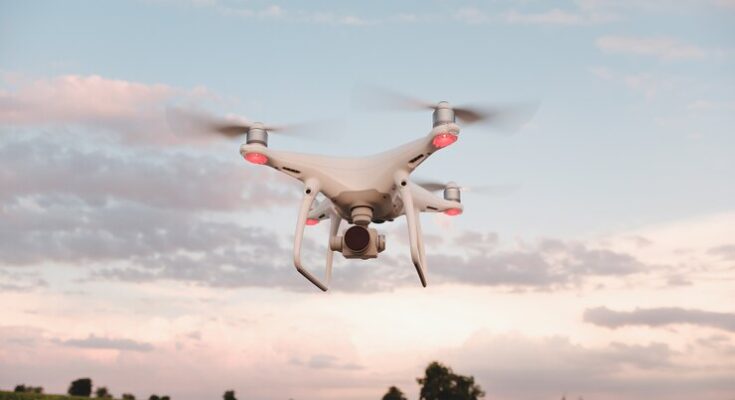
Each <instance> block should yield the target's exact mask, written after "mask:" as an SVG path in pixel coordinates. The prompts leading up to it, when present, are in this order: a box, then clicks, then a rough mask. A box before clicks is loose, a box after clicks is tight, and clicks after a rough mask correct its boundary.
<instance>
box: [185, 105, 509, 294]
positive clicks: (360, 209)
mask: <svg viewBox="0 0 735 400" xmlns="http://www.w3.org/2000/svg"><path fill="white" fill-rule="evenodd" d="M383 94H384V95H385V94H387V95H390V96H392V97H393V99H394V100H396V99H397V101H393V102H392V104H393V105H394V106H397V107H403V108H413V109H427V110H431V111H432V128H431V130H430V131H429V133H428V134H427V135H425V136H423V137H421V138H418V139H415V140H413V141H411V142H408V143H405V144H403V145H401V146H398V147H395V148H393V149H390V150H387V151H385V152H382V153H379V154H374V155H369V156H362V157H355V158H345V157H334V156H324V155H316V154H302V153H295V152H285V151H280V150H274V149H271V148H270V147H268V136H269V133H271V132H278V131H282V130H283V127H281V126H271V125H266V124H264V123H262V122H249V121H245V120H239V121H231V120H228V121H225V120H221V121H220V120H212V119H206V121H205V122H204V125H205V128H206V130H209V131H214V132H217V133H220V134H223V135H225V136H228V137H240V136H242V135H245V143H243V144H242V145H241V146H240V154H241V155H242V157H243V158H244V159H245V160H246V161H248V162H250V163H252V164H254V165H258V166H266V167H270V168H273V169H275V170H276V171H279V172H281V173H284V174H286V175H288V176H290V177H292V178H295V179H297V180H299V181H300V182H302V183H303V189H302V193H303V198H302V200H301V205H300V207H299V213H298V218H297V220H296V233H295V238H294V247H293V262H294V266H295V267H296V271H298V272H299V273H300V274H301V275H303V276H304V277H305V278H306V279H307V280H309V282H311V283H312V284H314V285H315V286H316V287H318V288H319V289H321V290H322V291H325V292H326V291H327V289H328V287H329V283H330V281H331V277H332V261H333V258H334V253H335V252H340V253H342V256H343V257H344V258H347V259H362V260H367V259H374V258H377V257H378V255H379V254H380V253H381V252H383V251H384V250H385V246H386V238H385V235H383V234H379V233H378V231H377V229H375V228H371V223H372V224H382V223H385V222H392V221H394V220H396V219H398V218H400V217H402V216H405V217H406V222H407V227H408V238H409V247H410V254H411V261H412V263H413V265H414V267H415V268H416V272H417V274H418V278H419V280H420V282H421V285H422V286H423V287H426V284H427V282H426V270H427V263H426V253H425V246H424V240H423V235H422V229H421V219H420V214H421V213H444V214H446V215H449V216H458V215H461V214H462V212H463V211H464V207H463V205H462V200H461V191H462V189H463V188H462V187H460V186H458V185H457V184H456V183H454V182H448V183H436V182H423V183H417V182H413V181H412V180H411V179H410V178H411V174H412V173H413V172H414V171H415V170H416V168H418V167H419V166H420V165H421V164H422V163H424V162H425V161H426V160H427V159H428V158H429V157H430V156H431V155H432V154H434V153H435V152H437V151H440V150H443V149H445V148H447V147H448V146H450V145H452V144H453V143H455V142H456V141H457V139H458V138H459V133H460V127H459V125H458V124H457V120H459V121H460V122H462V123H465V124H473V123H478V122H487V121H490V122H493V121H496V120H499V119H500V117H502V111H499V110H498V109H489V110H483V109H479V108H472V107H453V106H452V105H450V104H449V103H448V102H446V101H440V102H438V103H428V102H425V101H420V100H415V99H412V98H409V97H406V96H402V95H396V94H394V93H383ZM389 103H390V102H389ZM383 105H386V104H385V103H384V104H383ZM190 119H191V118H190ZM198 119H199V125H202V121H203V120H205V118H201V117H200V118H198ZM436 191H443V197H439V196H437V195H435V194H434V192H436ZM320 193H321V194H322V195H323V197H324V199H323V200H321V201H318V200H317V195H319V194H320ZM323 220H329V224H330V225H329V239H328V248H327V255H326V267H325V275H324V280H321V279H319V278H317V277H316V276H315V275H314V274H312V273H311V272H310V271H309V270H308V269H307V268H306V267H305V266H304V264H303V262H302V259H301V247H302V243H303V238H304V230H305V227H306V226H313V225H317V224H318V223H319V222H321V221H323ZM343 221H344V222H346V224H347V225H348V227H347V229H346V230H344V232H342V233H341V234H340V226H341V224H342V222H343Z"/></svg>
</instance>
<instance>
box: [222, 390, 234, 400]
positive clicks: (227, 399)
mask: <svg viewBox="0 0 735 400" xmlns="http://www.w3.org/2000/svg"><path fill="white" fill-rule="evenodd" d="M222 398H223V399H224V400H237V398H236V397H235V391H234V390H228V391H226V392H225V394H224V395H222Z"/></svg>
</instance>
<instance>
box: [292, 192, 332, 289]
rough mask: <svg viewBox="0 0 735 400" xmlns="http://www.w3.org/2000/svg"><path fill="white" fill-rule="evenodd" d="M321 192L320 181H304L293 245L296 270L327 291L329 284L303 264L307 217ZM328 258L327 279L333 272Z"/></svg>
mask: <svg viewBox="0 0 735 400" xmlns="http://www.w3.org/2000/svg"><path fill="white" fill-rule="evenodd" d="M317 193H319V182H318V181H316V180H313V179H310V180H307V181H306V182H304V199H303V200H302V201H301V208H300V209H299V217H298V220H297V221H296V235H295V238H294V246H293V262H294V266H295V267H296V270H297V271H298V272H299V273H300V274H301V275H303V276H304V278H306V279H308V280H309V282H311V283H313V284H314V285H316V287H318V288H319V289H321V290H322V291H325V292H326V291H327V286H326V285H324V284H323V283H322V282H321V281H320V280H319V279H317V278H316V277H315V276H314V275H312V274H311V273H310V272H309V271H307V270H306V269H305V268H304V267H303V265H302V264H301V243H302V241H303V238H304V227H305V226H306V218H307V217H308V216H309V209H310V208H311V205H312V203H313V202H314V198H315V197H316V195H317ZM329 261H330V260H329V259H327V279H329V275H330V272H331V262H329Z"/></svg>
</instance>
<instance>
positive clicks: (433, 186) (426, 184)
mask: <svg viewBox="0 0 735 400" xmlns="http://www.w3.org/2000/svg"><path fill="white" fill-rule="evenodd" d="M414 183H416V184H417V185H419V186H421V187H422V188H424V189H426V190H428V191H430V192H438V191H441V190H445V189H459V190H461V191H462V192H475V193H479V194H486V195H491V196H502V195H507V194H510V193H513V192H515V191H517V190H518V186H516V185H480V186H459V185H457V184H456V183H454V182H447V183H442V182H437V181H422V180H419V181H416V182H414Z"/></svg>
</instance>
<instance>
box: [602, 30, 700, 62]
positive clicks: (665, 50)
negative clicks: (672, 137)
mask: <svg viewBox="0 0 735 400" xmlns="http://www.w3.org/2000/svg"><path fill="white" fill-rule="evenodd" d="M595 44H596V45H597V48H598V49H600V50H602V51H603V52H605V53H615V54H634V55H644V56H653V57H656V58H659V59H662V60H692V59H703V58H705V57H706V56H707V54H708V52H707V51H706V50H705V49H702V48H700V47H698V46H695V45H692V44H688V43H684V42H681V41H678V40H676V39H673V38H668V37H632V36H612V35H608V36H602V37H600V38H598V39H597V40H596V41H595Z"/></svg>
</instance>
